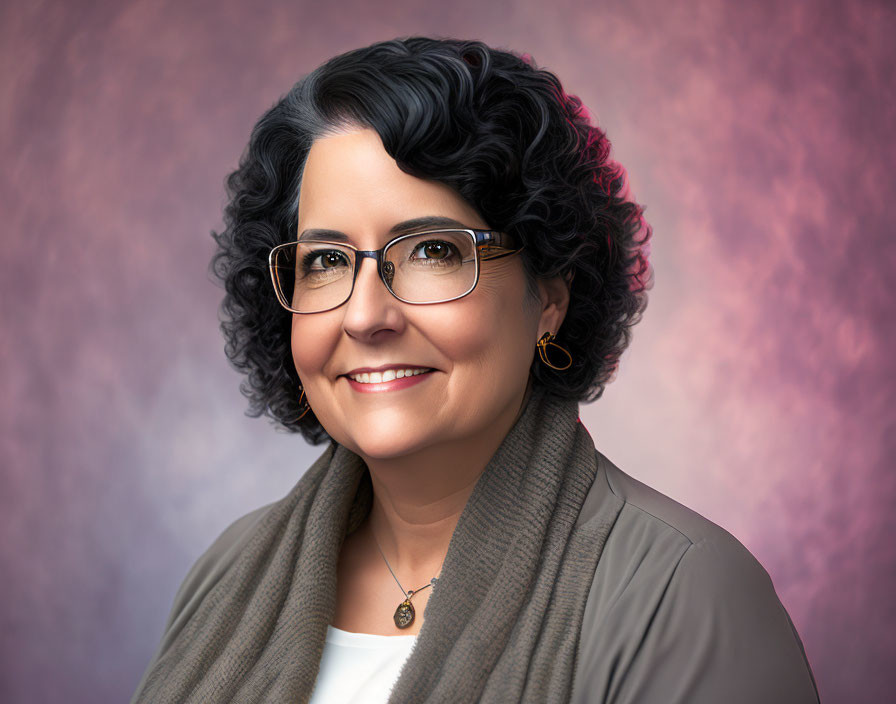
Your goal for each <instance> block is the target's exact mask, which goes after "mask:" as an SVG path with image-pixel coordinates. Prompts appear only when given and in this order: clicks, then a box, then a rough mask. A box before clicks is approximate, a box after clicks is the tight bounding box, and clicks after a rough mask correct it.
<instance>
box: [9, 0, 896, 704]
mask: <svg viewBox="0 0 896 704" xmlns="http://www.w3.org/2000/svg"><path fill="white" fill-rule="evenodd" d="M409 34H439V35H443V36H455V37H462V38H475V39H482V40H484V41H486V42H488V43H490V44H492V45H495V46H500V47H507V48H511V49H513V50H515V51H518V52H521V53H522V52H529V53H531V54H532V55H533V57H534V59H535V61H536V62H537V63H538V64H539V65H542V66H544V67H546V68H548V69H550V70H552V71H555V72H556V73H557V74H558V76H559V77H560V78H561V80H562V81H563V83H564V86H565V88H566V90H567V92H569V93H574V94H577V95H578V96H580V97H581V98H582V100H583V101H584V102H585V104H586V105H587V106H588V108H589V110H590V111H591V114H592V115H593V118H594V119H595V120H596V121H597V122H598V123H599V124H600V125H601V126H602V127H603V128H604V129H606V130H607V132H608V135H609V137H610V139H611V140H612V142H613V145H614V152H613V157H614V158H615V159H617V160H619V161H621V162H622V163H623V164H624V165H625V166H626V167H627V168H628V169H629V171H630V175H631V185H632V190H633V193H634V196H635V198H636V199H637V200H638V201H639V202H642V203H644V204H646V206H647V211H646V213H645V216H646V218H647V220H648V222H650V224H651V225H652V226H653V228H654V238H653V241H652V262H653V265H654V268H655V272H656V284H655V286H654V288H653V290H652V291H651V293H650V305H649V307H648V310H647V313H646V316H645V318H644V321H643V322H642V323H641V324H640V325H639V326H638V327H637V328H636V329H635V335H634V342H633V345H632V347H631V349H630V350H629V351H628V352H627V353H626V355H625V356H624V357H623V361H622V366H621V369H620V372H619V375H618V377H617V379H616V381H615V382H614V383H613V384H611V385H610V386H609V387H608V389H607V392H606V394H605V395H604V397H603V398H602V399H601V400H600V401H599V402H597V403H595V404H592V405H589V406H583V408H582V418H583V421H584V422H585V424H586V425H587V426H588V428H589V430H590V431H591V434H592V436H593V437H594V439H595V442H596V443H597V445H598V447H599V448H600V449H601V450H602V451H603V452H604V453H605V454H607V455H608V456H609V457H610V458H611V459H612V460H614V461H615V462H616V463H617V464H618V465H619V466H620V467H622V469H623V470H625V471H627V472H628V473H630V474H632V475H633V476H635V477H638V478H639V479H641V480H642V481H645V482H646V483H648V484H650V485H652V486H654V487H655V488H657V489H659V490H660V491H663V492H664V493H667V494H669V495H670V496H672V497H674V498H675V499H677V500H679V501H681V502H682V503H684V504H686V505H688V506H690V507H692V508H694V509H695V510H697V511H698V512H700V513H702V514H703V515H705V516H707V517H708V518H710V519H711V520H714V521H715V522H717V523H719V524H721V525H723V526H724V527H726V528H727V529H728V530H730V531H731V532H732V533H734V534H735V535H736V536H737V537H738V538H739V539H740V540H741V541H742V542H744V543H745V544H746V546H747V547H748V548H749V549H750V550H752V551H753V552H754V554H755V555H756V556H757V557H758V558H759V559H760V561H761V562H762V563H763V564H764V565H765V566H766V568H767V569H768V571H769V573H770V574H771V576H772V578H773V580H774V583H775V586H776V588H777V590H778V593H779V595H780V597H781V599H782V601H783V603H784V605H785V606H786V607H787V609H788V610H789V612H790V614H791V616H792V617H793V620H794V622H795V624H796V626H797V628H798V630H799V632H800V633H801V635H802V637H803V641H804V644H805V647H806V651H807V653H808V656H809V659H810V662H811V663H812V666H813V669H814V671H815V675H816V678H817V681H818V685H819V689H820V691H821V695H822V698H823V700H824V701H825V702H881V701H884V700H887V699H888V698H889V695H890V694H891V693H892V691H893V687H894V685H896V678H894V674H893V666H892V663H893V660H894V656H896V635H894V634H896V613H894V612H896V606H894V603H896V602H894V599H893V596H892V594H893V593H894V591H896V547H894V536H896V531H894V528H896V519H894V505H896V474H894V472H893V471H892V461H891V457H892V456H893V455H894V451H896V447H894V437H896V427H894V425H896V423H894V421H896V414H894V410H893V400H894V399H893V383H892V379H893V371H894V368H893V367H894V363H893V350H894V332H896V326H894V315H893V298H894V294H893V289H892V277H893V275H894V270H896V241H894V232H893V226H892V222H893V217H894V211H893V203H894V202H896V200H894V199H896V192H894V191H896V189H894V178H893V166H894V164H896V147H894V139H893V136H892V130H893V126H894V124H896V119H894V118H896V100H894V95H893V86H894V66H896V61H894V59H896V51H894V44H893V42H892V36H893V35H894V34H896V14H894V10H893V8H892V6H890V5H888V4H887V3H884V2H880V3H878V2H870V1H864V0H863V1H856V0H853V1H852V2H846V1H845V0H844V1H842V2H807V3H804V2H794V3H778V2H774V1H771V0H762V1H761V2H757V1H756V0H753V1H751V2H742V3H735V2H723V1H722V0H714V1H710V2H688V3H669V2H666V1H665V0H634V1H632V0H626V1H624V2H623V1H621V0H620V1H619V2H588V3H585V2H572V1H570V0H553V1H552V2H550V3H541V2H533V1H529V0H518V1H516V2H479V1H476V2H471V1H469V0H461V1H459V2H458V1H455V2H451V3H441V4H436V3H432V4H423V3H420V2H406V1H401V0H395V1H392V2H386V3H366V2H360V1H357V2H350V3H346V2H343V3H339V2H334V3H331V4H329V5H327V4H325V3H317V2H314V3H312V2H296V1H293V2H261V3H258V2H256V3H252V4H251V5H250V4H249V3H238V2H233V1H232V0H216V1H215V2H211V1H207V2H183V1H180V2H173V1H170V0H168V1H166V2H149V1H148V0H143V1H140V2H131V3H113V2H108V1H105V0H101V1H100V2H93V3H87V2H61V1H59V0H57V1H55V2H32V3H27V4H26V3H16V4H15V6H14V5H13V4H12V3H4V4H3V6H2V8H0V63H2V66H3V67H4V68H3V71H2V74H0V99H2V106H3V109H2V118H0V119H2V134H0V158H2V169H0V184H2V185H0V206H2V218H3V221H2V222H3V230H2V245H3V257H2V277H0V311H2V327H3V334H2V337H0V363H2V390H3V394H2V400H0V417H2V429H3V430H2V435H0V443H2V444H0V462H2V485H0V529H2V533H0V535H2V545H0V547H2V552H0V569H2V603H3V607H2V609H3V611H2V614H3V622H2V624H3V625H2V633H0V638H2V645H0V648H2V658H3V660H2V662H3V665H2V671H0V678H2V679H0V699H2V701H4V702H25V701H27V702H50V701H66V702H72V703H74V702H113V701H125V700H127V699H128V698H129V697H130V695H131V693H132V692H133V690H134V688H135V686H136V684H137V681H138V679H139V677H140V675H141V674H142V672H143V670H144V668H145V666H146V664H147V662H148V660H149V658H150V656H151V654H152V652H153V651H154V650H155V648H156V646H157V645H158V642H159V638H160V636H161V631H162V626H163V623H164V620H165V618H166V616H167V614H168V609H169V608H170V606H171V602H172V598H173V596H174V592H175V590H176V588H177V587H178V585H179V584H180V580H181V579H182V578H183V576H184V575H185V574H186V571H187V569H188V568H189V567H190V565H191V564H192V563H193V561H194V560H195V559H196V558H197V557H198V556H199V554H200V553H201V552H202V551H203V550H204V549H205V548H206V547H207V546H208V545H209V544H210V543H211V541H212V540H213V539H214V538H215V537H216V536H217V535H218V534H219V533H220V531H221V530H223V529H224V528H225V527H226V526H227V525H228V524H229V523H230V522H231V521H233V520H234V519H235V518H237V517H238V516H240V515H242V514H243V513H246V512H247V511H249V510H251V509H253V508H255V507H257V506H259V505H261V504H263V503H266V502H268V501H273V500H275V499H277V498H279V497H281V496H282V495H284V494H285V493H286V492H287V491H289V489H290V488H291V487H292V486H293V485H294V484H295V482H296V481H297V480H298V478H299V477H300V476H301V474H302V472H303V471H304V470H305V469H306V468H307V467H308V465H309V464H310V463H311V462H312V461H313V459H314V458H316V457H317V456H318V454H319V453H320V452H321V451H322V448H315V447H310V446H307V445H306V444H305V443H304V441H303V440H302V439H301V438H300V437H298V436H290V435H287V434H283V433H275V432H274V430H273V429H272V427H271V426H270V425H269V424H268V423H267V422H266V421H264V420H260V419H250V418H248V417H246V416H245V415H244V414H243V411H244V410H245V408H246V403H245V401H244V399H243V398H242V396H241V395H240V393H239V390H238V385H239V382H240V380H241V377H239V375H238V374H237V373H236V372H234V371H233V370H232V369H230V367H229V366H228V364H227V361H226V359H225V357H224V354H223V340H222V338H221V336H220V333H219V331H218V322H217V317H216V316H217V305H218V303H219V301H220V297H221V293H222V292H221V290H220V289H218V288H216V287H215V286H214V285H213V284H212V283H211V282H210V281H209V279H208V276H207V274H206V267H207V264H208V260H209V258H210V256H211V254H212V244H213V242H212V239H211V237H210V236H209V232H210V230H211V229H212V228H218V227H220V225H221V211H222V205H223V197H224V191H223V179H224V176H225V175H226V173H227V172H228V171H230V170H231V169H232V168H233V167H234V166H235V165H236V163H237V159H238V157H239V155H240V152H241V151H242V149H243V147H244V146H245V144H246V142H247V140H248V136H249V132H250V129H251V127H252V125H253V124H254V123H255V121H256V120H257V118H258V117H259V116H260V115H261V113H262V112H263V111H264V110H266V109H267V108H268V107H269V106H270V105H271V104H273V102H274V101H276V100H277V99H278V98H279V96H280V95H282V94H283V93H284V92H286V91H287V90H288V89H289V88H290V87H291V86H292V84H293V83H294V82H295V81H296V80H298V79H299V78H300V77H301V76H302V75H304V74H305V73H307V72H309V71H310V70H312V69H313V68H315V67H316V66H317V65H319V64H320V63H321V62H322V61H324V60H325V59H327V58H329V57H330V56H333V55H335V54H337V53H340V52H342V51H345V50H348V49H351V48H355V47H358V46H363V45H367V44H370V43H372V42H374V41H378V40H382V39H388V38H393V37H396V36H403V35H409ZM888 350H889V352H888ZM888 594H889V595H890V596H887V595H888Z"/></svg>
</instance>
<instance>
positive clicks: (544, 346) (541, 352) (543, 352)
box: [535, 332, 572, 371]
mask: <svg viewBox="0 0 896 704" xmlns="http://www.w3.org/2000/svg"><path fill="white" fill-rule="evenodd" d="M555 337H556V335H552V334H551V333H549V332H546V333H545V334H544V335H542V336H541V338H540V339H539V340H538V342H536V343H535V345H536V347H538V356H539V357H541V361H542V362H544V363H545V364H546V365H547V366H549V367H550V368H551V369H556V370H557V371H563V370H564V369H569V368H570V367H571V366H572V355H571V354H570V353H569V351H568V350H567V349H566V348H565V347H562V346H560V345H558V344H557V343H556V342H551V340H553V339H554V338H555ZM548 345H551V346H552V347H556V348H557V349H558V350H560V351H561V352H562V353H563V354H565V355H566V358H567V359H568V360H569V361H568V362H567V363H566V366H564V367H558V366H556V365H554V364H551V361H550V360H549V359H548Z"/></svg>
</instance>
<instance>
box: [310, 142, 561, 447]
mask: <svg viewBox="0 0 896 704" xmlns="http://www.w3.org/2000/svg"><path fill="white" fill-rule="evenodd" d="M429 216H438V217H443V218H451V219H453V220H456V221H458V223H461V224H462V225H463V226H464V227H467V228H477V229H488V227H489V223H487V222H484V221H483V219H482V218H481V217H480V216H479V215H478V214H477V212H476V211H475V210H474V209H473V208H472V207H471V206H470V205H469V204H468V203H466V201H464V200H463V199H462V198H461V197H460V196H459V195H458V194H457V193H455V192H454V191H453V190H452V189H450V188H449V187H447V186H445V185H443V184H440V183H437V182H434V181H427V180H422V179H418V178H415V177H413V176H410V175H408V174H406V173H404V172H403V171H401V170H400V169H399V168H398V166H397V164H396V163H395V161H394V159H392V158H391V157H390V156H389V155H388V154H387V153H386V151H385V149H384V148H383V145H382V141H381V140H380V137H379V135H378V134H377V133H376V132H375V131H374V130H371V129H358V130H355V131H351V132H348V131H346V132H345V133H340V134H336V135H331V136H326V137H322V138H320V139H318V140H317V141H316V142H315V143H314V144H313V146H312V147H311V150H310V153H309V155H308V159H307V162H306V164H305V169H304V173H303V178H302V186H301V193H300V198H299V223H298V231H299V234H301V233H302V232H304V231H305V230H306V229H309V228H315V229H318V228H321V229H328V230H338V231H340V232H342V233H344V234H345V235H346V237H347V238H348V242H349V243H350V244H352V245H354V246H355V247H357V248H359V249H364V250H374V249H379V248H381V247H382V246H383V245H384V244H386V242H388V241H389V240H390V239H391V238H392V237H394V236H395V235H390V234H389V230H390V229H391V228H392V227H393V226H395V225H397V224H398V223H401V222H403V221H406V220H410V219H413V218H420V217H429ZM424 229H434V228H433V227H428V228H421V230H420V231H423V230H424ZM539 290H540V291H541V292H542V295H543V299H544V292H545V287H544V284H539ZM561 322H562V313H561V312H560V311H559V310H558V308H557V306H556V305H554V304H549V305H545V304H542V303H539V302H537V301H534V302H533V301H532V299H531V298H527V295H526V280H525V276H524V271H523V262H522V260H521V259H520V257H519V256H511V257H504V258H501V259H498V260H493V261H487V262H483V263H482V267H481V271H480V278H479V283H478V284H477V286H476V288H475V289H474V290H473V292H472V293H470V294H469V295H467V296H465V297H464V298H460V299H458V300H455V301H449V302H447V303H437V304H432V305H411V304H407V303H403V302H401V301H399V300H398V299H397V298H395V297H394V296H392V294H391V293H389V291H388V290H387V289H386V286H385V285H384V284H383V282H382V280H381V279H380V278H379V275H378V273H377V270H376V262H375V260H373V259H369V258H364V259H362V260H361V265H360V271H359V272H358V275H357V281H356V283H355V288H354V291H353V293H352V296H351V298H350V299H349V300H348V302H346V303H345V304H343V305H342V306H340V307H339V308H336V309H334V310H330V311H326V312H323V313H313V314H306V315H298V314H296V315H293V319H292V354H293V361H294V363H295V367H296V370H297V371H298V374H299V377H300V379H301V381H302V384H303V386H304V388H305V394H306V399H307V401H308V403H309V404H310V405H311V408H312V410H313V411H314V413H315V415H316V416H317V418H318V420H319V421H320V422H321V424H322V425H323V427H324V428H325V429H326V431H327V432H328V433H329V434H330V436H331V437H333V438H334V439H335V440H336V441H337V442H339V443H340V444H342V445H344V446H346V447H348V448H349V449H350V450H352V451H354V452H355V453H357V454H359V455H361V456H362V457H365V456H366V457H371V458H380V459H386V458H389V457H399V456H402V455H406V454H409V453H413V452H415V451H418V450H423V449H426V448H429V447H432V446H436V445H440V444H445V443H455V442H463V441H464V440H465V439H470V438H472V437H477V436H481V435H482V434H483V433H488V431H489V428H490V427H491V426H492V425H494V421H495V420H496V419H497V418H499V417H507V416H508V414H512V415H511V416H510V417H511V419H513V418H515V417H516V412H517V411H518V410H519V404H520V402H521V401H522V398H523V394H524V392H525V388H526V383H527V380H528V372H529V366H530V364H531V362H532V359H533V355H534V354H535V342H536V341H537V340H538V338H539V334H540V333H543V332H545V331H551V332H556V331H557V328H558V327H559V325H560V323H561ZM358 369H376V370H380V371H381V372H382V371H383V370H386V369H392V370H393V371H395V370H399V369H430V370H432V371H429V372H426V373H424V374H419V375H415V376H414V377H413V378H412V379H410V380H409V379H406V378H405V379H396V380H395V381H390V382H386V383H381V384H363V383H358V382H356V381H353V380H350V378H349V377H348V376H347V375H348V374H350V373H352V372H355V371H356V370H358ZM387 378H388V377H387ZM411 382H412V383H411Z"/></svg>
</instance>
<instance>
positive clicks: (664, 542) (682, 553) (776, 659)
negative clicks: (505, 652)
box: [166, 451, 819, 704]
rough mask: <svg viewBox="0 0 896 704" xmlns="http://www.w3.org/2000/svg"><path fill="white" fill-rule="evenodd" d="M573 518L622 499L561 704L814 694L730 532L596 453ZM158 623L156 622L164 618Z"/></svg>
mask: <svg viewBox="0 0 896 704" xmlns="http://www.w3.org/2000/svg"><path fill="white" fill-rule="evenodd" d="M597 459H598V472H597V475H596V477H595V480H594V483H593V484H592V486H591V489H590V490H589V492H588V495H587V498H586V500H585V503H584V504H583V506H582V509H581V512H580V514H579V517H578V520H577V522H576V525H577V526H578V525H582V524H584V523H587V522H588V521H589V520H592V519H594V520H598V519H599V518H600V516H601V514H602V513H603V512H602V510H601V509H602V507H605V506H606V503H605V502H606V501H608V500H611V497H612V495H615V496H616V497H618V498H619V499H621V500H622V501H623V502H624V505H623V507H622V510H621V511H620V512H619V514H618V517H617V519H616V522H615V523H614V524H613V527H612V529H611V531H610V533H609V535H608V537H607V540H606V543H605V545H604V548H603V552H602V553H601V556H600V559H599V561H598V564H597V568H596V570H595V573H594V579H593V582H592V585H591V589H590V592H589V596H588V600H587V602H586V605H585V612H584V617H583V621H582V629H581V632H580V636H579V650H578V655H577V659H576V670H575V677H574V681H573V692H572V698H571V702H572V704H586V703H587V704H592V703H597V702H600V703H601V704H636V703H637V704H653V703H657V704H659V703H662V704H685V703H687V704H718V703H724V704H748V703H749V704H756V703H759V702H761V703H762V704H777V703H778V702H780V703H781V704H784V703H787V704H803V703H807V704H808V703H817V702H819V697H818V692H817V689H816V686H815V681H814V678H813V676H812V671H811V669H810V667H809V663H808V661H807V659H806V655H805V652H804V650H803V646H802V643H801V641H800V638H799V635H798V634H797V632H796V630H795V629H794V627H793V623H792V622H791V620H790V617H789V616H788V614H787V611H786V610H785V609H784V607H783V605H782V604H781V602H780V600H779V599H778V596H777V594H776V593H775V589H774V586H773V585H772V582H771V579H770V578H769V575H768V573H767V572H766V571H765V569H763V567H762V566H761V565H760V564H759V562H758V561H757V560H756V559H755V558H754V557H753V555H751V554H750V552H749V551H748V550H747V549H746V548H745V547H744V546H743V545H742V544H741V543H740V542H739V541H738V540H737V539H736V538H734V537H733V536H732V535H731V534H730V533H728V532H727V531H725V530H724V529H722V528H720V527H719V526H717V525H716V524H715V523H712V522H711V521H709V520H707V519H706V518H703V517H702V516H700V515H699V514H697V513H695V512H693V511H691V510H690V509H688V508H686V507H684V506H682V505H681V504H679V503H677V502H676V501H673V500H672V499H670V498H669V497H667V496H664V495H663V494H660V493H659V492H657V491H655V490H653V489H651V488H650V487H648V486H646V485H644V484H642V483H641V482H639V481H637V480H636V479H634V478H632V477H630V476H629V475H627V474H625V473H624V472H623V471H622V470H620V469H619V468H618V467H617V466H616V465H614V464H613V463H612V462H611V461H610V460H609V459H607V457H605V456H604V455H603V454H602V453H600V452H599V451H598V452H597ZM268 508H269V505H268V506H262V507H261V508H258V509H256V510H254V511H252V512H251V513H248V514H246V515H245V516H243V517H242V518H239V519H237V520H236V521H235V522H234V523H232V524H231V525H230V526H229V527H228V528H227V529H226V530H225V531H224V532H223V533H222V534H221V535H220V536H219V537H218V539H217V540H216V541H215V542H214V543H213V544H212V546H211V547H210V548H209V549H208V550H207V551H206V552H205V553H204V554H203V555H202V556H201V557H200V558H199V560H197V562H196V563H195V564H194V565H193V567H192V568H191V569H190V571H189V572H188V574H187V576H186V577H185V578H184V580H183V583H182V585H181V587H180V589H179V590H178V592H177V595H176V596H175V599H174V605H173V607H172V609H171V615H170V617H169V623H168V625H170V624H171V621H172V620H173V619H174V617H175V616H176V615H177V614H178V613H180V612H181V611H182V609H183V608H184V607H185V606H186V605H187V603H188V602H189V600H190V598H191V596H192V595H193V594H195V593H197V592H200V593H202V592H203V591H204V589H203V585H204V584H208V583H213V582H214V581H215V580H216V579H217V577H218V576H219V575H220V574H221V573H222V572H223V570H224V569H225V568H226V567H227V565H228V564H229V562H230V561H231V560H233V559H234V558H235V556H236V555H237V554H238V553H239V549H240V543H243V542H244V541H245V539H246V535H247V534H248V531H249V529H250V527H251V526H253V525H254V524H255V523H256V521H258V520H259V518H260V517H261V516H262V515H263V514H264V512H265V511H266V510H267V509H268ZM166 631H167V626H166Z"/></svg>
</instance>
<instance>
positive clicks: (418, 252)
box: [411, 240, 457, 260]
mask: <svg viewBox="0 0 896 704" xmlns="http://www.w3.org/2000/svg"><path fill="white" fill-rule="evenodd" d="M456 253H457V250H456V249H455V247H454V246H453V245H451V244H450V243H448V242H445V241H443V240H427V241H426V242H422V243H420V244H418V245H417V246H416V247H415V248H414V251H413V253H412V255H411V258H412V259H437V260H444V259H448V258H449V257H451V255H452V254H456Z"/></svg>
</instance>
